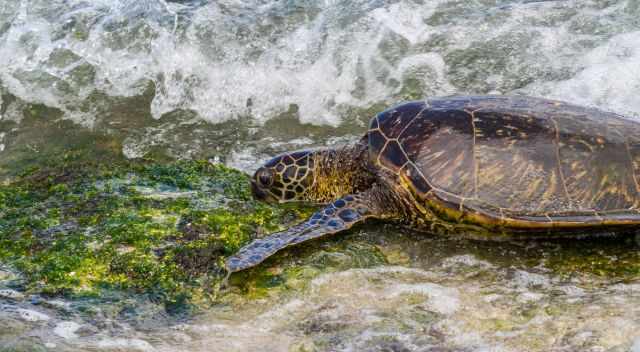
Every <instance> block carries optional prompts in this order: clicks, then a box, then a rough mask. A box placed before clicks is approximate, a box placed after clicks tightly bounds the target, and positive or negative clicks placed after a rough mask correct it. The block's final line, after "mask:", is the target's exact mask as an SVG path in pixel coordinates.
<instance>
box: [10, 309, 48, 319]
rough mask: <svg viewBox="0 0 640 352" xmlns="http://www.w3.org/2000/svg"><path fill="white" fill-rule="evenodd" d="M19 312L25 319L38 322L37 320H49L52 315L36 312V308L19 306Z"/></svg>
mask: <svg viewBox="0 0 640 352" xmlns="http://www.w3.org/2000/svg"><path fill="white" fill-rule="evenodd" d="M17 312H18V316H19V317H20V318H21V319H22V320H25V321H31V322H36V321H47V320H50V319H51V317H49V316H48V315H46V314H44V313H40V312H36V311H35V310H31V309H22V308H19V309H18V310H17Z"/></svg>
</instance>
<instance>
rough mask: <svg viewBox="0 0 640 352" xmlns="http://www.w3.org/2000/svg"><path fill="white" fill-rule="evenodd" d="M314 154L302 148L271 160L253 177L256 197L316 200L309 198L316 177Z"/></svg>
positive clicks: (267, 200) (267, 199)
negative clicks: (314, 172)
mask: <svg viewBox="0 0 640 352" xmlns="http://www.w3.org/2000/svg"><path fill="white" fill-rule="evenodd" d="M314 154H315V152H312V151H300V152H293V153H286V154H282V155H279V156H277V157H275V158H273V159H271V160H269V161H268V162H267V163H266V164H264V165H263V166H262V167H260V168H259V169H258V170H257V171H256V173H255V174H254V175H253V178H252V179H251V190H252V192H253V195H254V197H255V198H256V199H259V200H262V201H266V202H272V203H285V202H292V201H309V200H313V199H310V198H309V189H310V188H311V187H312V185H313V183H314V179H315V177H314V174H313V171H314V166H315V165H314V162H315V161H314Z"/></svg>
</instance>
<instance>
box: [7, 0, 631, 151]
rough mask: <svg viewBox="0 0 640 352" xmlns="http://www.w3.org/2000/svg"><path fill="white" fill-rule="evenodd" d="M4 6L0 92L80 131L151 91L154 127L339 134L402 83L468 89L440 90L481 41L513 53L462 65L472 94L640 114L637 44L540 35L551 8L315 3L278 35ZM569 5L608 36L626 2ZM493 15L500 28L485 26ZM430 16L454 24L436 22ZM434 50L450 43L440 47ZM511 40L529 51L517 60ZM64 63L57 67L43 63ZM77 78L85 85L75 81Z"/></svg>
mask: <svg viewBox="0 0 640 352" xmlns="http://www.w3.org/2000/svg"><path fill="white" fill-rule="evenodd" d="M5 2H6V3H7V4H6V5H4V8H3V9H0V11H3V13H2V15H3V16H2V17H3V18H6V19H7V20H6V21H11V22H10V23H11V25H10V26H9V28H8V29H7V30H6V32H4V33H2V34H0V81H1V82H2V85H3V86H4V87H5V89H7V90H8V91H9V92H11V93H12V94H14V95H17V96H18V97H20V98H21V99H23V100H25V101H29V102H38V103H44V104H46V105H48V106H52V107H57V108H60V109H62V110H63V111H64V112H65V117H66V118H70V119H73V120H74V121H76V122H78V123H81V124H83V125H85V126H92V125H93V124H94V123H95V121H94V119H95V118H96V115H99V114H100V109H99V108H98V107H96V106H94V104H86V103H85V104H83V102H85V101H86V99H87V97H88V96H89V94H91V93H92V92H94V91H95V90H97V91H102V92H105V93H107V94H109V95H112V96H135V95H139V94H141V92H142V91H143V90H144V88H145V87H146V86H147V83H148V82H153V84H154V86H155V96H154V97H153V99H152V102H151V106H150V108H151V113H152V116H153V117H155V118H160V117H161V116H163V115H164V114H166V113H168V112H172V111H174V110H176V109H187V110H192V111H195V112H197V113H198V115H199V116H200V117H201V118H204V119H206V120H208V121H211V122H220V121H225V120H228V119H233V118H236V117H238V116H246V115H251V116H253V117H255V118H257V119H258V120H259V121H265V120H267V119H270V118H273V117H274V116H276V115H278V114H279V113H282V112H284V111H287V110H289V108H290V106H291V105H296V106H298V109H299V110H298V111H299V116H300V119H301V120H302V121H303V122H308V123H312V124H329V125H337V124H339V123H340V122H341V121H342V120H343V119H344V118H345V117H348V116H345V115H344V111H345V109H344V107H361V108H367V107H369V106H371V104H373V103H378V102H387V103H393V102H395V101H397V100H398V99H402V96H401V95H399V94H400V93H401V91H402V88H403V87H402V82H403V80H404V79H405V78H412V79H417V80H419V81H421V82H422V83H423V85H424V87H422V88H420V89H422V94H423V95H425V96H426V95H444V94H451V93H454V92H455V91H460V90H462V91H464V90H467V89H473V87H470V86H469V84H466V85H465V86H459V87H455V86H453V85H452V84H451V83H450V82H449V80H450V78H451V77H450V76H449V74H450V72H449V69H450V65H451V62H450V61H447V60H446V57H447V54H449V53H451V52H452V51H454V50H457V49H467V48H469V47H470V46H473V45H477V44H478V43H489V42H491V43H496V44H497V45H502V46H503V47H500V48H502V49H499V50H505V52H510V53H511V54H512V55H510V56H509V61H508V65H506V67H501V66H499V67H495V68H492V67H489V69H494V70H495V72H485V71H486V70H487V67H485V66H484V65H485V64H484V63H483V61H482V60H478V61H470V62H469V65H468V67H465V69H466V70H468V71H469V72H474V71H478V73H480V74H483V75H484V74H485V73H486V74H487V77H488V79H487V84H488V86H487V87H483V88H482V89H487V88H488V90H492V91H496V90H499V91H502V92H503V93H509V91H505V90H504V89H501V88H500V86H505V84H506V83H505V82H508V81H509V80H514V79H517V78H518V77H520V76H523V75H526V76H531V77H537V81H536V82H535V83H532V84H531V85H529V86H528V87H526V88H525V89H524V91H525V92H528V93H531V94H535V95H542V96H550V97H555V98H560V99H563V100H571V101H574V102H577V103H583V104H588V105H596V106H601V107H605V108H607V109H612V110H614V111H618V112H621V113H628V114H632V115H633V114H640V103H639V102H638V100H637V99H636V95H637V94H636V93H635V92H637V90H638V87H639V85H640V79H639V78H638V76H639V74H640V72H639V71H638V70H640V68H638V66H637V65H635V63H636V62H638V60H639V59H640V56H639V55H640V53H639V48H640V39H639V37H640V35H639V34H638V32H629V31H630V30H631V27H629V29H628V30H627V33H622V34H618V35H616V36H614V37H613V38H611V39H610V40H603V39H601V37H599V36H596V35H590V34H576V33H574V32H572V30H571V29H570V28H569V27H570V24H565V23H560V24H558V25H557V26H542V25H539V24H538V23H539V22H540V21H543V20H545V19H546V18H550V17H554V16H563V15H565V14H566V13H567V10H566V9H565V8H564V7H561V6H556V4H554V3H552V2H541V3H535V4H520V3H518V2H514V3H513V4H510V6H503V7H499V8H498V7H491V6H484V7H483V6H481V5H474V6H470V7H469V8H468V9H467V11H470V12H468V13H466V12H465V13H464V14H460V13H457V12H451V13H445V14H443V13H438V12H439V11H443V10H442V9H441V7H442V8H456V6H455V3H452V2H451V1H448V0H438V1H429V2H424V3H422V4H421V3H417V2H413V1H406V0H405V1H399V2H395V3H393V4H385V3H384V2H379V1H375V0H363V1H354V2H346V1H340V2H325V3H324V4H322V3H319V4H316V5H314V6H309V5H303V7H301V9H300V10H301V11H303V12H304V11H307V12H305V13H304V14H305V16H306V17H305V19H304V20H300V19H296V18H295V17H292V18H291V19H289V20H288V21H287V22H286V23H285V24H284V25H283V24H282V23H278V22H277V21H279V20H280V19H281V18H278V17H277V16H276V17H274V14H283V13H285V14H286V13H288V11H289V10H290V9H289V8H288V7H286V5H282V4H280V3H278V2H273V3H263V2H259V1H250V2H238V1H235V0H222V1H215V2H210V3H208V4H199V5H198V6H194V5H180V4H176V3H173V2H172V3H167V2H165V1H163V0H146V1H137V0H102V1H95V2H90V3H87V2H79V0H78V1H70V2H62V3H52V2H49V1H45V0H41V1H38V0H36V1H34V2H33V3H29V5H26V3H24V2H20V1H19V0H7V1H5ZM571 3H572V5H571V6H572V7H573V8H575V9H576V11H577V12H578V14H580V15H585V16H593V17H594V18H596V19H597V21H600V22H602V23H603V24H607V22H606V21H607V19H606V18H605V17H604V15H603V13H604V14H606V15H607V16H610V17H613V18H615V17H620V15H621V13H623V11H624V3H626V2H625V1H621V4H619V5H616V6H609V7H607V8H606V9H599V8H597V7H595V6H593V5H592V4H591V3H590V2H578V1H572V2H571ZM79 4H82V6H76V5H79ZM304 6H309V7H304ZM30 7H32V8H33V7H35V8H39V9H40V11H33V10H30ZM42 9H46V11H44V10H42ZM458 11H462V9H458ZM463 12H464V11H463ZM496 12H498V13H500V14H501V18H502V20H501V21H500V22H499V23H485V22H483V20H484V18H485V17H483V16H487V14H491V13H496ZM50 13H58V14H60V15H59V16H57V17H52V16H49V15H48V14H50ZM434 14H437V15H439V16H440V17H445V18H447V16H448V17H451V18H456V20H455V21H444V22H443V23H441V24H439V23H433V21H432V20H431V16H433V15H434ZM489 17H490V16H489ZM566 17H567V20H566V21H570V20H571V19H572V18H571V16H566ZM88 19H91V20H88ZM0 28H2V26H0ZM83 28H84V29H83ZM616 30H620V28H619V27H617V28H616ZM74 33H83V34H81V35H80V37H82V36H87V39H86V40H80V39H79V38H78V35H77V34H74ZM513 33H515V34H517V35H515V36H514V35H512V34H513ZM443 38H444V40H445V41H446V43H445V44H442V43H440V44H438V42H437V40H440V41H442V40H443ZM519 40H529V41H530V42H528V43H526V44H525V45H524V47H525V49H520V47H519V46H518V45H521V44H520V43H519V42H518V41H519ZM583 40H599V41H600V42H603V44H602V45H600V46H599V47H597V48H595V49H593V50H591V51H590V52H589V51H588V52H586V53H585V50H583V49H579V48H576V47H577V45H574V44H575V43H576V42H579V41H583ZM434 43H435V44H434ZM434 45H435V47H436V48H435V49H429V47H433V46H434ZM514 45H515V49H512V48H511V47H512V46H514ZM492 50H494V51H495V50H498V49H491V50H489V51H488V55H495V54H497V53H495V52H492ZM509 50H511V51H509ZM65 51H66V52H67V53H68V57H67V58H66V59H63V60H60V59H58V60H57V61H56V60H53V59H52V54H59V53H61V52H65ZM83 65H84V66H83ZM87 66H89V67H91V69H92V70H93V71H94V73H93V76H91V75H89V76H82V74H80V73H79V71H78V68H82V67H87ZM562 71H578V72H579V73H578V74H577V75H575V76H574V77H572V78H569V79H566V80H564V81H560V82H557V78H555V77H551V78H548V79H547V77H546V75H545V74H546V73H547V72H555V73H557V72H562ZM398 82H400V83H398ZM492 86H495V87H493V88H492ZM506 86H509V85H508V84H506ZM127 152H130V153H132V154H133V155H134V156H139V155H140V153H139V152H138V151H136V150H133V149H128V150H127Z"/></svg>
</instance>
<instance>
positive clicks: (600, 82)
mask: <svg viewBox="0 0 640 352" xmlns="http://www.w3.org/2000/svg"><path fill="white" fill-rule="evenodd" d="M638 62H640V31H638V32H631V33H623V34H619V35H616V36H614V37H612V38H611V39H610V40H609V41H608V42H606V43H605V44H603V45H601V46H598V47H596V48H594V49H593V50H591V51H590V52H588V53H587V54H586V55H584V56H583V57H581V58H579V60H578V64H579V66H580V67H583V69H582V70H581V71H580V72H579V73H578V74H577V75H576V76H574V77H572V78H570V79H568V80H565V81H561V82H540V83H534V84H532V85H531V86H530V87H529V88H528V89H527V90H528V91H529V92H531V93H532V94H536V95H545V96H549V97H552V98H556V99H560V100H567V101H571V102H574V103H578V104H584V105H591V106H595V107H599V108H602V109H606V110H611V111H614V112H618V113H621V114H626V115H629V116H638V117H640V100H639V99H638V97H637V92H638V91H640V65H638Z"/></svg>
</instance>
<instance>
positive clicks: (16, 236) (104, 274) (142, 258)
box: [0, 156, 312, 303]
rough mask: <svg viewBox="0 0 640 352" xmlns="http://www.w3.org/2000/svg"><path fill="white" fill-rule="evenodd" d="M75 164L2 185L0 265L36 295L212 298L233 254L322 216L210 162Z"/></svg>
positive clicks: (53, 164) (61, 162)
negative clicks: (262, 196)
mask: <svg viewBox="0 0 640 352" xmlns="http://www.w3.org/2000/svg"><path fill="white" fill-rule="evenodd" d="M75 160H79V158H73V157H72V156H71V157H70V156H67V157H66V158H63V160H58V161H56V162H51V163H49V164H45V165H43V166H41V167H39V168H38V169H33V170H31V171H29V172H26V173H24V174H23V175H21V176H20V177H18V178H17V179H14V180H12V181H11V182H10V183H8V184H7V185H4V186H2V187H0V264H3V265H7V266H8V267H11V268H12V269H13V270H15V271H17V272H19V273H20V274H21V275H22V281H21V283H20V285H21V286H22V287H23V288H24V289H25V290H27V291H29V292H35V293H50V294H60V293H63V294H70V295H90V296H91V295H99V294H100V293H101V290H103V289H118V290H130V291H133V292H137V293H145V294H149V295H151V296H152V297H155V298H157V299H158V300H159V301H164V302H165V303H181V302H185V301H192V300H194V299H201V298H206V297H207V296H208V294H209V293H210V292H211V288H212V287H215V285H216V283H217V282H218V281H220V280H221V278H222V277H223V275H224V272H223V267H222V266H223V262H224V258H225V257H226V256H228V255H230V254H232V253H234V252H235V251H237V250H238V249H239V248H240V247H241V246H242V245H243V244H245V243H247V242H248V241H249V240H251V239H252V238H253V237H254V236H256V234H264V233H269V232H272V231H276V230H279V229H282V228H284V227H285V226H288V225H290V224H291V223H293V222H296V221H299V220H300V219H301V218H302V217H304V216H307V215H308V214H309V213H310V212H311V210H312V209H311V208H308V207H299V206H296V207H292V206H272V205H267V204H264V203H259V202H256V201H254V200H253V199H252V197H251V193H250V190H249V187H248V184H249V182H248V177H247V176H246V175H245V174H243V173H241V172H239V171H237V170H233V169H229V168H227V167H225V166H222V165H212V164H210V163H208V162H204V161H177V162H171V163H158V162H153V161H148V160H147V161H123V160H116V161H111V162H109V163H86V162H83V163H80V162H76V161H75Z"/></svg>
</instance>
